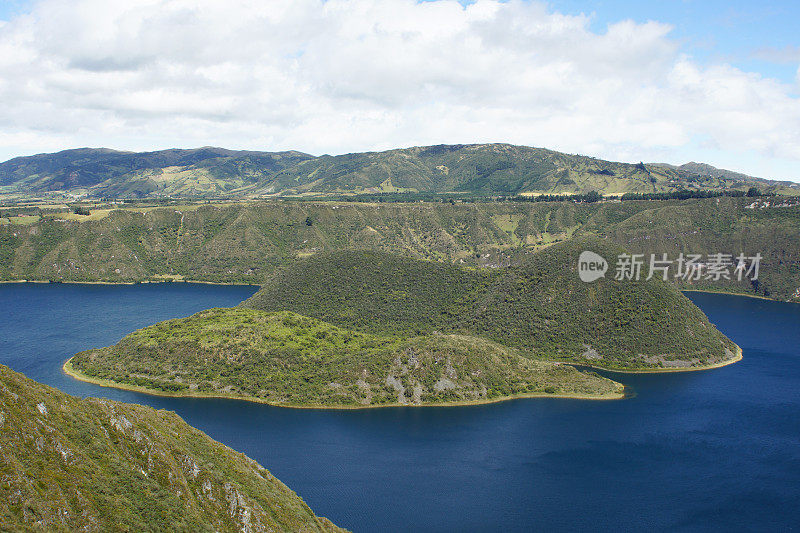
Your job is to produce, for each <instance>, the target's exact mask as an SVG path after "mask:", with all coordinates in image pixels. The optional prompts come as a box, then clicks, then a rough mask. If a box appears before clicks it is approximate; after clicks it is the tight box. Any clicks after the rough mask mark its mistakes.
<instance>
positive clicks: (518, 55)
mask: <svg viewBox="0 0 800 533" xmlns="http://www.w3.org/2000/svg"><path fill="white" fill-rule="evenodd" d="M326 2H327V3H324V6H323V7H321V4H320V1H319V0H293V1H292V2H291V3H289V2H285V1H283V0H281V1H276V3H274V4H270V3H268V1H267V0H264V1H263V2H256V3H252V2H249V1H245V0H226V2H212V1H203V2H200V1H198V2H197V4H196V5H191V3H188V4H187V2H167V1H165V0H163V1H161V2H155V1H149V2H147V3H144V2H136V1H135V0H69V1H62V0H37V2H36V3H35V4H34V3H32V2H26V1H19V0H5V1H4V0H0V21H7V22H6V23H5V24H4V25H2V26H0V51H2V52H3V57H0V160H4V159H7V158H10V157H14V156H17V155H26V154H30V153H37V152H44V151H55V150H58V149H64V148H73V147H79V146H107V147H111V148H117V149H127V150H145V149H156V148H165V147H191V146H199V145H222V146H226V147H230V148H242V149H263V150H276V149H298V150H303V151H306V152H309V153H315V154H321V153H344V152H349V151H364V150H381V149H388V148H392V147H398V146H411V145H421V144H438V143H469V142H510V143H514V144H526V145H532V146H545V147H548V148H553V149H556V150H561V151H565V152H569V153H582V154H587V155H592V156H597V157H601V158H605V159H612V160H619V161H630V162H638V161H640V160H644V161H660V162H667V163H675V164H680V163H683V162H687V161H692V160H693V161H703V162H707V163H710V164H713V165H715V166H718V167H721V168H729V169H733V170H739V171H742V172H746V173H749V174H753V175H757V176H762V177H772V178H777V179H791V180H794V181H800V31H798V29H800V23H798V21H800V1H787V0H783V1H772V2H751V1H742V0H729V1H721V0H704V1H695V0H662V1H660V2H650V1H631V0H586V1H577V0H552V1H549V2H522V3H517V2H511V3H504V4H502V5H500V6H499V7H498V6H493V5H492V4H491V2H488V1H482V2H478V3H476V2H474V1H466V0H464V1H461V2H460V3H461V4H462V6H463V7H459V6H458V4H454V3H451V2H450V1H449V0H446V1H441V0H430V1H426V2H423V3H422V4H415V3H414V2H411V1H409V0H326ZM187 5H190V7H187ZM33 6H38V8H36V9H34V7H33ZM286 6H290V7H288V8H286ZM543 6H544V7H543ZM31 12H32V13H33V14H32V17H20V15H23V14H26V13H31ZM561 15H566V16H567V17H561ZM579 15H583V16H585V17H588V22H586V21H585V20H583V19H580V18H574V17H577V16H579ZM570 16H571V17H572V18H570ZM623 21H632V23H627V22H623ZM649 21H653V22H656V23H659V24H648V22H649ZM662 25H668V26H669V27H670V28H671V29H670V30H669V31H668V32H667V31H665V27H664V26H662ZM240 44H244V46H240ZM276 52H277V53H276Z"/></svg>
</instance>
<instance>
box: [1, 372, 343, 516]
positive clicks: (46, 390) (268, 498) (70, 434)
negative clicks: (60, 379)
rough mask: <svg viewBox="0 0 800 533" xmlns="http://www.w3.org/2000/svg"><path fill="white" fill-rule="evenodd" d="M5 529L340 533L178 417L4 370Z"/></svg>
mask: <svg viewBox="0 0 800 533" xmlns="http://www.w3.org/2000/svg"><path fill="white" fill-rule="evenodd" d="M0 458H1V459H2V460H0V478H1V479H2V483H0V524H1V525H0V529H3V530H4V531H209V532H211V531H231V532H233V531H236V532H240V531H292V532H294V531H306V532H311V531H339V529H338V528H337V527H336V526H334V525H333V524H331V523H330V522H329V521H328V520H326V519H324V518H318V517H316V516H314V513H313V512H312V511H311V509H309V508H308V506H307V505H306V504H305V503H304V502H303V501H302V500H301V499H300V498H299V497H298V496H297V495H296V494H295V493H294V492H292V491H291V490H289V489H288V488H287V487H286V486H285V485H284V484H283V483H281V482H280V481H278V480H277V479H275V478H274V477H273V476H272V475H271V474H270V473H269V472H268V471H267V470H265V469H264V468H262V467H261V466H260V465H259V464H258V463H256V462H255V461H253V460H252V459H250V458H248V457H247V456H245V455H243V454H240V453H237V452H235V451H233V450H231V449H230V448H228V447H227V446H224V445H222V444H220V443H218V442H216V441H214V440H212V439H211V438H210V437H208V436H207V435H206V434H205V433H203V432H201V431H199V430H197V429H194V428H193V427H191V426H189V425H188V424H186V423H185V422H184V421H183V420H182V419H181V418H180V417H178V416H177V415H176V414H175V413H172V412H169V411H156V410H155V409H152V408H150V407H144V406H141V405H131V404H123V403H118V402H114V401H109V400H99V399H93V398H89V399H85V400H81V399H79V398H75V397H73V396H70V395H68V394H64V393H63V392H60V391H58V390H57V389H53V388H51V387H48V386H45V385H41V384H39V383H36V382H34V381H31V380H29V379H27V378H25V377H24V376H23V375H22V374H18V373H16V372H13V371H11V370H10V369H9V368H8V367H6V366H3V365H0Z"/></svg>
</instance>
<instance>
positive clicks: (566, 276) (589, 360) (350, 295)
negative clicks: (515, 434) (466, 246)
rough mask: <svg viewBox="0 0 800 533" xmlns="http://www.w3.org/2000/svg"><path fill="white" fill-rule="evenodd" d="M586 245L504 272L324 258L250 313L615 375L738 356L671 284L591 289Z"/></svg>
mask: <svg viewBox="0 0 800 533" xmlns="http://www.w3.org/2000/svg"><path fill="white" fill-rule="evenodd" d="M582 250H593V251H595V252H597V253H599V254H600V255H602V256H604V257H616V255H617V253H618V252H619V251H620V249H619V248H617V247H615V246H613V245H611V244H609V243H607V242H605V241H601V240H598V239H575V240H572V241H568V242H565V243H561V244H557V245H553V246H551V247H548V248H545V249H543V250H541V251H539V252H537V253H535V254H532V255H531V256H529V257H526V258H524V259H522V260H521V261H520V262H519V263H518V264H516V265H514V266H511V267H508V268H504V269H483V270H476V269H466V268H461V267H457V266H454V265H449V264H443V263H437V262H431V261H420V260H415V259H409V258H403V257H399V256H395V255H390V254H383V253H378V252H369V251H341V252H333V253H329V254H319V255H316V256H314V257H310V258H308V259H305V260H302V261H298V262H296V263H294V264H291V265H289V266H287V267H286V268H283V269H281V270H280V271H279V272H278V273H277V274H276V275H275V276H274V277H273V278H272V279H270V280H269V281H268V282H267V283H266V284H264V286H263V287H262V288H261V290H260V291H259V292H258V293H256V294H255V295H254V296H253V297H252V298H250V299H249V300H247V301H246V302H244V303H243V305H244V306H246V307H250V308H255V309H262V310H267V311H279V310H290V311H293V312H296V313H299V314H302V315H307V316H311V317H314V318H318V319H321V320H325V321H328V322H330V323H332V324H335V325H337V326H341V327H349V328H353V329H356V330H359V331H364V332H369V333H372V334H396V335H425V334H431V333H433V332H442V333H447V334H461V335H475V336H481V337H485V338H487V339H489V340H492V341H494V342H497V343H499V344H502V345H504V346H508V347H514V348H518V349H520V350H521V353H522V354H523V355H526V356H528V357H532V358H535V359H549V360H559V361H569V362H577V363H581V364H589V365H593V366H598V367H602V368H608V369H619V370H642V369H643V370H648V369H650V370H655V369H681V368H683V369H686V368H702V367H708V366H715V365H719V364H722V363H725V362H730V361H732V360H734V358H735V357H736V356H737V351H738V348H737V347H736V346H735V345H734V344H733V343H732V342H731V341H730V340H728V339H727V338H726V337H725V336H724V335H722V334H721V333H720V332H719V331H717V329H716V328H714V326H713V325H711V324H710V323H709V322H708V319H707V318H706V317H705V315H704V314H703V313H702V312H701V311H700V310H699V309H698V308H697V307H696V306H695V305H694V304H692V303H691V301H689V299H688V298H686V297H685V296H683V295H682V294H681V293H680V292H679V291H677V290H676V289H675V288H674V287H672V286H671V285H669V284H667V283H665V282H662V281H660V280H657V279H653V280H650V281H644V280H642V281H638V282H635V281H615V280H613V279H609V278H601V279H600V280H598V281H595V282H594V283H584V282H582V281H580V279H579V277H578V274H577V270H576V269H577V258H578V255H579V254H580V252H581V251H582Z"/></svg>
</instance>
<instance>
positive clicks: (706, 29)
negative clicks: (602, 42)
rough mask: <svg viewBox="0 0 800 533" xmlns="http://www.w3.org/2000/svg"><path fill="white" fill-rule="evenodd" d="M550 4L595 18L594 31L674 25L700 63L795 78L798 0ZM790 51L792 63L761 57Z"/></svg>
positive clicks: (572, 0)
mask: <svg viewBox="0 0 800 533" xmlns="http://www.w3.org/2000/svg"><path fill="white" fill-rule="evenodd" d="M549 5H550V6H551V7H552V8H553V9H554V10H557V11H561V12H563V13H569V14H579V13H584V14H587V15H588V14H591V15H592V17H593V21H592V26H593V28H594V29H595V30H596V31H602V30H603V28H605V27H606V25H607V24H609V23H613V22H616V21H618V20H621V19H624V18H631V19H633V20H635V21H637V22H646V21H648V20H657V21H659V22H666V23H668V24H671V25H672V26H673V30H672V33H671V35H672V37H674V38H676V39H679V40H680V41H681V43H682V47H683V50H684V51H685V52H686V53H688V54H691V55H692V56H693V57H694V58H696V59H697V60H698V61H702V62H704V63H710V62H714V63H718V62H726V63H730V64H732V65H734V66H736V67H739V68H741V69H743V70H747V71H755V72H759V73H761V74H762V75H763V76H766V77H772V78H777V79H779V80H781V81H783V82H786V83H793V82H794V81H795V76H796V75H797V68H798V63H800V2H798V1H796V0H794V1H791V0H783V1H773V2H757V1H743V0H728V1H723V0H701V1H699V0H661V1H657V2H652V1H639V2H636V1H629V0H586V1H576V0H561V1H554V2H549ZM786 48H794V49H795V54H796V58H795V60H794V61H780V62H779V61H777V60H772V61H766V60H765V58H764V57H763V56H766V55H769V54H768V53H765V52H768V51H769V50H772V51H778V50H784V49H786ZM760 56H761V57H760Z"/></svg>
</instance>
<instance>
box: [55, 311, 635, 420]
mask: <svg viewBox="0 0 800 533" xmlns="http://www.w3.org/2000/svg"><path fill="white" fill-rule="evenodd" d="M66 368H67V370H68V372H70V373H71V374H73V375H75V376H77V377H79V378H80V379H85V380H90V381H95V382H98V383H101V384H106V385H112V386H121V387H133V388H136V389H137V390H144V391H148V392H156V393H162V394H165V393H166V394H176V395H189V396H223V397H231V398H243V399H248V400H255V401H262V402H268V403H272V404H275V405H286V406H325V407H348V406H349V407H368V406H381V405H430V404H452V403H465V402H466V403H472V402H486V401H496V400H499V399H504V398H508V397H518V396H569V397H583V398H597V399H602V398H619V397H622V386H621V385H619V384H618V383H615V382H613V381H611V380H609V379H606V378H602V377H600V376H598V375H597V374H594V373H585V372H579V371H577V370H575V369H574V368H572V367H569V366H567V365H557V364H554V363H549V362H539V361H531V360H530V359H526V358H524V357H522V356H520V355H518V354H517V351H516V350H514V349H510V348H505V347H503V346H500V345H498V344H496V343H492V342H489V341H486V340H484V339H480V338H476V337H468V336H459V335H443V334H436V333H432V334H428V335H424V336H416V337H410V338H408V337H398V336H385V335H384V336H375V335H371V334H367V333H360V332H356V331H351V330H347V329H343V328H338V327H336V326H332V325H331V324H328V323H326V322H323V321H321V320H316V319H313V318H308V317H304V316H301V315H297V314H295V313H291V312H288V311H281V312H276V313H269V312H265V311H258V310H254V309H246V308H234V309H210V310H208V311H203V312H200V313H197V314H196V315H193V316H191V317H188V318H182V319H177V320H169V321H167V322H161V323H159V324H156V325H153V326H149V327H146V328H144V329H141V330H138V331H136V332H133V333H131V334H130V335H128V336H126V337H125V338H124V339H123V340H122V341H120V342H119V343H118V344H117V345H115V346H111V347H108V348H101V349H96V350H88V351H85V352H81V353H79V354H77V355H76V356H75V357H73V358H72V359H71V360H70V361H69V363H68V365H67V367H66Z"/></svg>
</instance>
